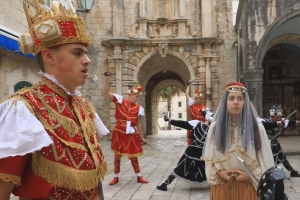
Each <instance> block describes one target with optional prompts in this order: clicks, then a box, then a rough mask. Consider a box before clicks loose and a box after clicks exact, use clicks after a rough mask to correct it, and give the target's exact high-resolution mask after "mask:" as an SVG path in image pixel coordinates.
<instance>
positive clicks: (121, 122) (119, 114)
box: [104, 72, 148, 185]
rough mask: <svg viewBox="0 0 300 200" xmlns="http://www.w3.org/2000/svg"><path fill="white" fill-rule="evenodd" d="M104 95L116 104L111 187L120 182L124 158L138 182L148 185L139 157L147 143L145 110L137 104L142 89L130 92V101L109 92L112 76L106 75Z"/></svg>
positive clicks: (112, 142) (112, 143)
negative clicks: (142, 173)
mask: <svg viewBox="0 0 300 200" xmlns="http://www.w3.org/2000/svg"><path fill="white" fill-rule="evenodd" d="M105 75H106V76H105V80H104V94H105V95H106V96H107V97H108V98H109V99H110V100H111V101H113V102H114V103H115V105H116V111H115V118H116V121H117V123H116V127H115V128H114V130H113V132H112V137H111V149H112V151H113V152H114V154H115V156H114V178H113V180H112V181H111V182H110V183H109V185H114V184H116V183H118V182H119V178H118V174H119V172H120V162H121V157H122V156H127V157H128V158H129V159H130V160H131V164H132V167H133V169H134V172H135V173H136V175H137V182H139V183H148V181H147V180H146V179H144V178H143V177H142V175H141V170H140V166H139V162H138V158H137V156H139V155H142V154H143V148H142V144H143V143H144V142H145V139H144V134H143V129H142V124H141V119H140V118H141V117H140V116H143V115H145V113H144V108H143V107H141V106H140V105H139V104H137V101H138V99H139V95H140V94H141V91H142V87H141V86H140V85H138V86H137V87H136V88H133V89H131V90H130V91H129V97H128V99H126V98H123V97H122V96H120V95H118V94H113V93H111V92H110V90H109V79H110V76H111V74H110V73H109V72H108V73H105Z"/></svg>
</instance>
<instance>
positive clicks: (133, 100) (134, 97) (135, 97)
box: [128, 94, 139, 103]
mask: <svg viewBox="0 0 300 200" xmlns="http://www.w3.org/2000/svg"><path fill="white" fill-rule="evenodd" d="M128 100H129V102H130V103H136V102H137V101H138V100H139V95H136V94H130V95H129V99H128Z"/></svg>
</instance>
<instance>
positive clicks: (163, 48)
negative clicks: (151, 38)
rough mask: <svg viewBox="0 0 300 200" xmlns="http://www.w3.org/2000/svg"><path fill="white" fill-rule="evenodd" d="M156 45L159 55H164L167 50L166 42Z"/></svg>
mask: <svg viewBox="0 0 300 200" xmlns="http://www.w3.org/2000/svg"><path fill="white" fill-rule="evenodd" d="M158 47H159V50H158V52H159V54H160V55H161V57H166V55H167V53H168V51H169V49H168V44H159V45H158Z"/></svg>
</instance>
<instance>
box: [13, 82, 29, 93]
mask: <svg viewBox="0 0 300 200" xmlns="http://www.w3.org/2000/svg"><path fill="white" fill-rule="evenodd" d="M31 86H32V84H31V83H29V82H27V81H20V82H18V83H17V84H15V85H14V91H15V92H16V91H18V90H21V89H22V88H24V87H31Z"/></svg>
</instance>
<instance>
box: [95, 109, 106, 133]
mask: <svg viewBox="0 0 300 200" xmlns="http://www.w3.org/2000/svg"><path fill="white" fill-rule="evenodd" d="M94 123H95V126H96V131H97V135H98V137H99V138H101V137H102V136H104V135H106V134H108V133H109V130H108V129H107V128H106V126H105V125H104V124H103V122H102V120H101V119H100V117H99V115H98V114H97V113H95V117H94Z"/></svg>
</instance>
